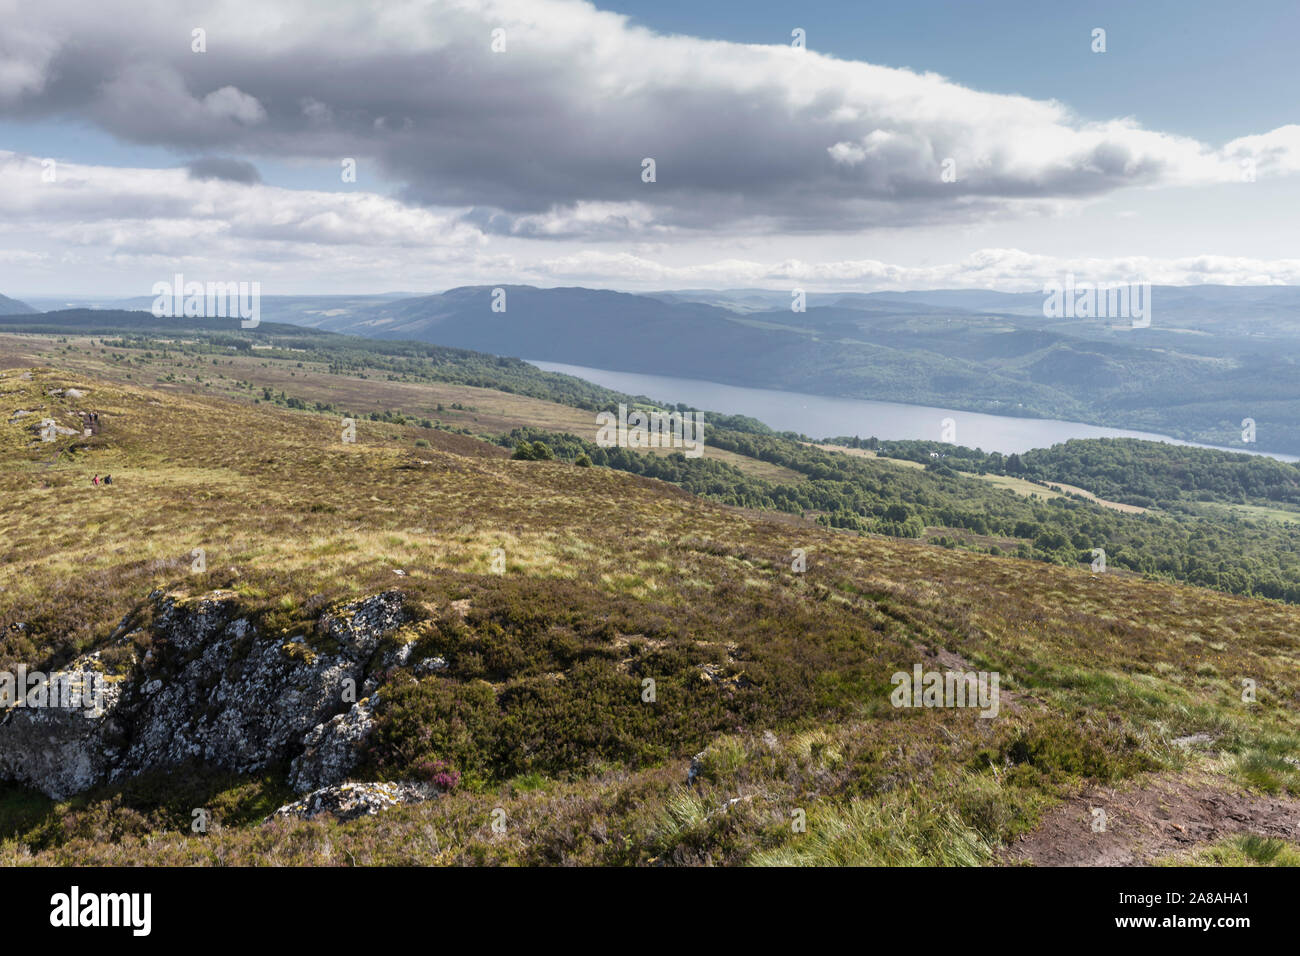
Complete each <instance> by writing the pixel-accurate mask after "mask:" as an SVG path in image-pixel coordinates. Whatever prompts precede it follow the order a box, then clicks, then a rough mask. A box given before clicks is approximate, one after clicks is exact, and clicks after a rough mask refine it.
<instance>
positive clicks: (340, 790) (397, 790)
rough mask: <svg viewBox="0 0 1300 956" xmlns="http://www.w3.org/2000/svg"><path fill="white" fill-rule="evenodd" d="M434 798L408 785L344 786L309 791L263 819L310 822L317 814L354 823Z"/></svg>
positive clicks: (359, 784)
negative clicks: (288, 819)
mask: <svg viewBox="0 0 1300 956" xmlns="http://www.w3.org/2000/svg"><path fill="white" fill-rule="evenodd" d="M434 795H435V793H434V791H431V790H429V789H428V788H425V787H420V786H416V785H415V784H409V783H344V784H340V785H338V786H334V787H323V788H321V789H320V790H316V791H313V792H312V793H309V794H307V796H305V797H303V798H302V799H301V800H297V801H295V802H293V803H290V804H287V805H286V806H283V807H281V808H280V809H279V810H276V811H275V813H273V814H271V816H269V817H267V820H268V821H269V820H274V819H276V818H277V817H279V818H286V817H297V818H298V819H302V820H310V819H311V818H312V817H314V816H316V815H317V814H321V813H332V814H333V815H334V816H335V817H337V818H338V819H339V820H355V819H356V818H357V817H363V816H373V815H374V814H376V813H379V812H380V811H381V810H389V809H391V808H393V807H396V806H399V805H400V804H403V803H419V802H420V801H422V800H427V799H429V797H431V796H434Z"/></svg>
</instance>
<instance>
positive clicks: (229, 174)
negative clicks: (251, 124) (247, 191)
mask: <svg viewBox="0 0 1300 956" xmlns="http://www.w3.org/2000/svg"><path fill="white" fill-rule="evenodd" d="M185 168H186V169H187V170H188V171H189V174H190V179H200V180H207V179H223V180H225V181H226V182H230V183H248V184H250V185H251V184H253V183H260V182H261V181H262V174H261V173H259V172H258V171H257V167H256V166H254V165H253V164H252V163H250V162H246V161H245V160H242V159H229V158H225V157H221V156H205V157H203V158H201V159H196V160H194V161H192V162H189V163H186V164H185Z"/></svg>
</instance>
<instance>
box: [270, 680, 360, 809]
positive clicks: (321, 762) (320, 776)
mask: <svg viewBox="0 0 1300 956" xmlns="http://www.w3.org/2000/svg"><path fill="white" fill-rule="evenodd" d="M374 713H375V698H374V697H367V698H366V699H365V700H362V701H359V702H358V703H357V705H356V706H355V707H350V708H348V709H347V710H346V711H344V712H343V713H341V714H335V715H334V716H333V717H331V718H330V719H329V720H327V721H325V723H323V724H317V725H316V726H315V727H313V728H312V729H311V730H309V731H308V732H307V736H306V737H305V738H303V745H304V748H305V749H304V750H303V752H302V753H301V754H300V755H299V756H297V757H295V758H294V761H293V764H292V765H291V766H290V768H289V786H291V787H293V789H294V790H296V791H298V792H299V793H307V792H308V791H310V790H319V789H321V788H322V787H327V786H329V785H330V784H332V783H337V782H338V781H339V780H344V779H346V778H347V775H348V774H349V773H351V772H352V768H353V767H355V766H356V765H357V762H358V760H359V758H360V756H361V746H362V744H363V743H364V742H365V740H366V738H367V737H369V736H370V730H371V727H373V726H374Z"/></svg>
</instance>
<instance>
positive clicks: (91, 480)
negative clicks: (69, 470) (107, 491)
mask: <svg viewBox="0 0 1300 956" xmlns="http://www.w3.org/2000/svg"><path fill="white" fill-rule="evenodd" d="M90 483H91V484H92V485H98V484H99V475H95V477H94V478H91V479H90Z"/></svg>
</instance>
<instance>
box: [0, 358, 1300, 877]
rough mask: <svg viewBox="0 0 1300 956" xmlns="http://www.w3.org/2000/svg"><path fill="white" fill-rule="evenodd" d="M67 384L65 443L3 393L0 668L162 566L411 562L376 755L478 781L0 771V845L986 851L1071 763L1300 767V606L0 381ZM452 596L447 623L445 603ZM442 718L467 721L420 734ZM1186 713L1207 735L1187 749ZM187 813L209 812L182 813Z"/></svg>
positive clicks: (276, 611)
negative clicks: (439, 663) (416, 677)
mask: <svg viewBox="0 0 1300 956" xmlns="http://www.w3.org/2000/svg"><path fill="white" fill-rule="evenodd" d="M295 371H297V370H295ZM367 384H371V383H367ZM69 385H76V386H78V387H82V388H85V389H86V390H87V391H88V397H87V399H86V400H85V404H90V405H93V407H95V408H98V409H99V410H100V411H101V413H102V415H103V420H104V423H105V428H104V433H103V434H102V435H100V436H98V437H96V438H93V439H89V440H80V439H77V440H70V439H62V440H61V441H60V442H58V443H55V444H56V445H59V446H60V447H61V448H63V454H62V455H61V456H60V457H58V458H57V459H55V457H54V456H53V454H52V453H51V448H50V446H48V445H45V444H31V441H32V436H31V435H30V434H29V433H28V432H26V431H24V430H23V426H22V425H21V424H5V423H4V422H7V421H8V418H7V416H6V418H5V419H4V421H3V422H0V495H3V496H4V500H5V501H6V502H7V504H6V507H5V508H4V510H3V511H2V512H0V540H2V541H3V542H4V544H3V572H0V587H3V590H0V621H3V622H5V623H11V622H16V621H22V622H23V623H25V624H26V625H27V628H26V629H25V630H23V631H19V632H15V631H12V630H6V631H5V634H4V638H3V642H2V643H0V665H3V666H8V665H10V664H12V663H13V662H15V661H17V660H20V659H21V660H26V661H27V662H28V663H33V662H37V661H40V662H59V661H62V660H66V659H67V658H68V657H69V656H71V655H72V654H73V653H76V652H80V651H84V650H86V649H89V648H92V647H95V646H98V645H99V644H101V643H102V642H103V641H104V639H105V636H106V635H107V634H108V632H109V631H110V630H111V628H112V627H113V626H114V625H115V624H116V623H117V622H118V621H119V620H120V619H121V617H122V616H123V615H124V614H126V613H127V612H129V611H131V610H133V609H135V608H138V607H140V606H141V605H142V603H143V602H144V599H145V596H146V595H147V594H148V593H149V591H150V590H151V589H153V588H155V587H180V588H183V589H186V590H189V591H191V592H192V593H199V592H202V591H204V590H207V589H211V588H216V587H226V588H232V589H234V590H236V591H237V592H239V593H240V594H242V595H243V597H244V599H245V600H246V601H247V602H248V604H249V605H250V608H251V609H252V610H253V612H254V613H256V614H260V615H261V616H262V620H263V621H264V622H266V625H267V626H268V627H270V628H275V627H283V628H290V627H292V626H294V622H295V621H296V620H298V619H299V618H301V617H305V616H307V615H308V614H309V611H308V610H307V608H313V609H314V608H318V607H320V606H321V605H322V604H323V603H325V602H328V601H333V600H341V599H343V598H348V597H353V596H357V595H363V594H368V593H373V592H376V591H379V590H382V589H386V588H389V587H392V586H394V585H395V584H400V586H401V587H402V588H403V589H404V590H406V591H407V592H408V593H409V594H410V596H411V602H412V606H414V607H420V608H423V609H424V613H426V614H427V615H428V618H429V620H428V621H427V623H425V624H424V625H421V627H422V628H423V630H420V631H419V633H421V634H423V635H424V637H425V638H427V640H428V641H429V642H430V643H429V644H428V648H430V649H432V648H436V649H437V650H438V651H439V652H441V653H446V654H447V655H448V657H449V660H450V661H451V662H452V667H451V669H450V670H449V671H447V672H445V674H444V675H441V676H433V677H427V678H424V679H423V680H421V681H418V682H416V681H413V680H410V679H409V678H399V680H398V683H396V684H395V685H393V686H391V687H390V688H389V689H388V691H387V697H388V699H389V704H388V710H387V711H386V712H385V716H384V722H383V723H382V727H381V730H382V733H381V742H382V743H383V746H382V747H381V748H380V749H381V756H380V758H378V760H377V763H376V765H375V766H373V767H372V768H370V770H371V772H372V774H373V775H375V776H393V777H401V776H403V775H404V774H406V773H408V772H409V770H410V765H411V763H412V762H414V761H416V760H418V759H422V758H426V757H437V758H440V759H450V760H453V761H454V762H455V763H456V765H457V767H458V769H460V770H461V771H462V772H463V773H464V774H465V784H464V786H463V787H462V788H461V790H460V791H459V792H457V793H455V794H453V795H451V796H449V797H447V798H445V799H443V800H439V801H436V802H435V803H432V804H427V805H422V806H418V807H413V808H405V809H401V810H396V811H392V812H390V813H388V814H385V815H384V816H383V817H382V818H380V819H376V820H365V821H359V822H356V823H353V824H348V825H344V826H340V825H337V824H333V823H312V824H296V825H294V824H283V825H282V824H276V825H274V826H270V827H262V828H258V827H250V826H248V824H251V823H253V822H255V821H257V820H259V819H260V817H261V816H262V815H263V814H264V813H265V812H266V810H267V808H269V807H271V806H272V805H274V804H275V803H276V801H277V800H279V799H281V798H282V797H283V796H284V794H283V793H282V791H281V787H282V785H281V784H279V783H277V780H278V778H277V777H276V776H275V775H274V774H268V775H267V776H265V777H263V778H259V779H253V780H238V781H232V780H226V779H223V778H219V777H213V778H209V777H204V776H202V775H201V774H200V775H198V776H197V777H196V778H195V779H196V780H198V781H199V782H197V783H192V784H189V785H187V788H186V789H185V790H184V792H178V791H177V789H176V788H177V784H176V783H175V782H174V781H163V782H161V783H157V784H156V785H153V786H147V785H146V784H145V783H140V784H132V785H130V786H128V787H126V788H118V789H112V790H104V791H102V792H98V793H93V794H90V795H87V796H84V797H81V798H78V799H77V800H74V801H71V802H69V803H68V804H65V805H60V806H57V807H52V806H49V805H48V804H47V802H45V801H42V800H41V799H39V798H36V797H33V796H31V795H30V794H25V793H21V792H14V791H6V792H4V793H3V795H0V797H2V798H0V824H2V826H3V829H2V830H0V836H3V837H5V838H7V840H6V842H5V843H4V844H3V848H2V851H0V852H2V853H3V856H2V857H0V858H2V859H4V860H6V861H10V862H19V861H23V860H27V859H31V858H32V857H31V854H32V853H33V852H35V853H36V856H35V859H36V860H37V861H39V862H51V863H56V862H110V861H112V862H119V861H126V860H129V861H133V862H221V861H225V862H252V863H255V862H264V861H265V860H267V859H279V860H282V861H286V862H337V863H348V862H360V863H365V862H443V863H445V862H507V861H522V862H559V861H576V862H606V863H645V862H652V861H659V862H678V863H692V862H726V863H739V862H746V861H749V862H782V861H794V862H826V861H840V862H869V861H879V862H953V863H977V862H987V861H989V860H991V859H992V858H993V853H994V850H995V848H996V847H997V845H998V844H999V843H1000V842H1004V841H1007V840H1009V839H1011V838H1013V837H1014V836H1015V835H1016V834H1017V833H1020V832H1023V831H1024V830H1025V829H1026V828H1028V827H1030V826H1032V825H1033V823H1034V821H1035V820H1036V819H1037V818H1038V815H1039V814H1040V812H1041V811H1042V809H1043V808H1044V807H1045V806H1047V805H1048V804H1050V803H1051V802H1053V801H1055V800H1058V799H1060V798H1062V797H1063V796H1065V795H1067V794H1070V793H1073V792H1076V791H1077V790H1078V789H1079V788H1080V787H1082V786H1083V785H1084V784H1085V782H1095V781H1103V782H1105V781H1112V780H1118V779H1123V778H1128V777H1132V776H1134V775H1137V774H1140V773H1143V772H1147V771H1158V770H1179V769H1182V768H1185V767H1186V766H1187V765H1188V764H1189V763H1195V764H1198V765H1201V764H1204V765H1205V766H1206V767H1208V769H1209V770H1210V772H1213V773H1216V774H1218V775H1219V776H1220V777H1221V778H1222V779H1224V780H1225V781H1227V780H1231V781H1234V782H1236V783H1239V784H1249V785H1252V786H1256V787H1262V788H1264V789H1266V790H1270V791H1280V790H1288V789H1294V788H1295V787H1296V786H1297V785H1298V784H1300V776H1298V775H1297V772H1296V770H1295V768H1294V767H1293V766H1292V765H1291V764H1289V763H1287V762H1285V761H1284V760H1283V759H1282V758H1283V757H1284V756H1287V755H1289V754H1292V753H1294V752H1295V750H1296V747H1297V742H1298V741H1300V730H1298V728H1297V708H1296V703H1295V702H1296V694H1297V691H1298V690H1300V681H1298V680H1297V677H1296V674H1297V669H1296V663H1297V661H1296V654H1297V642H1296V638H1295V634H1296V633H1297V625H1298V624H1300V608H1296V607H1288V606H1285V605H1279V604H1274V603H1268V602H1261V601H1254V600H1250V599H1245V598H1238V597H1232V596H1229V595H1225V594H1221V593H1216V592H1212V591H1207V590H1201V589H1196V588H1188V587H1177V586H1170V585H1165V584H1158V583H1154V582H1149V581H1143V580H1139V579H1131V578H1121V577H1118V576H1115V575H1109V574H1108V575H1093V574H1089V573H1087V572H1080V571H1074V570H1070V569H1064V568H1059V567H1054V566H1050V565H1044V564H1037V563H1032V562H1023V561H1012V560H1009V559H999V558H994V557H989V556H983V555H974V554H968V553H964V552H961V551H950V550H944V549H937V548H933V547H927V546H924V545H921V544H912V543H910V542H905V541H898V540H891V539H884V538H877V537H859V536H856V535H845V534H838V533H835V532H833V531H830V530H827V529H824V528H819V527H817V526H815V525H813V524H811V523H806V522H803V521H800V520H799V519H795V518H793V517H790V516H779V515H770V514H755V513H747V512H742V511H739V510H737V509H729V508H723V507H720V506H717V505H713V504H710V503H708V502H705V501H701V500H699V499H695V498H692V497H690V496H688V495H686V494H684V493H683V492H681V491H679V490H677V489H675V488H673V487H671V486H667V485H664V484H662V483H659V482H654V481H650V480H645V479H638V478H636V477H633V476H630V475H626V474H622V473H617V472H613V471H608V470H605V469H598V468H595V469H579V468H575V467H573V466H570V465H566V464H562V463H536V462H516V461H510V460H508V459H507V458H506V457H505V453H504V452H503V451H502V450H501V449H498V448H495V447H493V446H490V445H487V444H484V443H480V442H477V441H474V440H473V439H470V438H467V437H464V436H460V435H453V434H448V433H445V432H430V431H429V430H427V429H417V428H409V427H405V426H397V425H388V424H382V423H372V422H366V421H362V422H360V423H358V434H357V443H356V444H344V443H342V442H341V441H340V440H339V427H338V421H337V419H336V418H334V417H330V416H322V415H314V414H305V413H292V412H287V411H284V410H279V409H272V408H268V407H255V406H251V405H249V404H247V403H237V402H233V401H229V400H224V399H221V398H218V397H215V396H209V395H199V394H195V395H188V394H176V393H175V392H173V393H172V394H167V393H166V391H165V390H161V389H147V388H140V387H136V386H131V385H122V384H112V383H109V382H106V381H104V380H99V379H95V378H92V377H90V376H89V375H88V374H86V373H84V372H62V371H48V370H47V371H39V370H38V371H37V372H35V373H34V374H33V376H32V378H31V379H25V378H23V377H22V373H21V372H18V371H13V370H11V371H8V372H6V373H4V374H3V377H0V393H3V394H4V399H5V404H6V405H7V406H8V408H7V409H6V410H7V411H12V409H15V408H26V409H33V410H38V411H40V412H41V413H42V415H47V414H53V415H54V416H55V417H57V418H60V419H61V420H67V421H71V417H70V412H71V406H72V404H74V403H70V402H68V401H67V400H59V399H54V398H52V397H50V396H49V395H48V394H47V390H48V389H49V388H50V387H53V386H69ZM301 391H302V389H301V388H298V389H296V392H295V393H299V392H301ZM421 439H423V440H426V441H428V442H429V443H430V445H431V447H427V448H426V447H418V446H416V444H415V442H416V441H418V440H421ZM51 461H53V464H47V463H49V462H51ZM94 472H99V473H101V474H103V473H104V472H111V473H112V474H113V475H114V478H115V484H114V485H113V486H112V487H111V488H94V487H92V486H91V485H90V484H89V480H88V479H89V476H90V475H91V474H92V473H94ZM498 547H500V548H503V549H504V550H505V552H506V555H507V570H506V573H505V574H504V575H500V576H499V575H494V574H492V573H491V552H492V549H493V548H498ZM194 548H203V549H205V551H206V553H207V561H208V569H209V570H208V571H207V573H205V574H191V573H189V568H190V553H191V550H192V549H194ZM793 548H804V549H807V551H808V556H809V557H808V570H807V572H806V573H805V574H796V573H793V572H792V571H791V570H790V552H791V550H792V549H793ZM394 569H402V570H404V571H405V572H406V575H405V576H404V577H400V578H399V577H397V576H395V575H394ZM466 599H468V600H469V602H470V611H469V616H468V618H467V620H466V621H464V622H463V623H460V624H458V623H457V622H456V621H455V620H452V619H451V618H450V617H449V616H448V612H447V608H448V607H449V605H450V602H451V601H459V600H466ZM950 655H958V657H952V656H950ZM958 659H960V660H963V661H965V662H968V663H969V666H971V667H978V668H980V669H992V670H997V671H999V672H1000V673H1001V674H1002V687H1003V690H1004V697H1003V711H1002V715H1001V716H1000V717H998V718H997V719H993V720H982V719H980V718H978V717H976V716H975V714H974V712H972V711H969V710H967V711H961V710H956V711H951V710H948V711H946V710H895V709H893V708H892V707H890V706H889V704H888V692H889V689H890V688H889V676H890V674H892V673H893V672H894V671H896V670H910V669H911V666H912V664H913V663H917V662H922V663H925V664H926V665H927V667H931V666H935V667H937V666H940V664H939V663H937V662H940V661H943V662H947V663H945V664H944V665H943V666H952V664H951V662H952V661H955V660H958ZM646 677H652V678H654V679H655V680H656V681H657V682H658V701H657V703H655V704H645V703H643V702H642V701H641V697H640V694H641V687H642V684H641V682H642V680H643V679H645V678H646ZM1247 677H1248V678H1251V679H1253V680H1255V681H1257V682H1258V686H1259V699H1258V702H1257V703H1255V704H1252V705H1247V704H1244V703H1243V702H1242V701H1241V699H1240V680H1241V679H1242V678H1247ZM448 708H451V710H450V711H449V710H448ZM453 712H454V713H457V714H459V715H460V717H459V718H458V719H462V720H464V721H466V725H467V726H469V727H472V728H475V729H474V731H473V732H472V733H468V734H466V735H462V736H460V737H457V738H456V739H445V738H444V737H442V736H440V735H437V734H435V738H436V740H435V745H433V749H432V750H430V751H428V752H424V751H419V748H418V746H415V745H414V744H413V743H412V741H419V740H424V739H425V738H424V736H423V734H424V732H425V731H426V730H428V729H429V728H430V727H432V728H438V727H443V726H446V725H447V720H448V715H449V713H453ZM1195 733H1205V734H1208V735H1210V737H1211V738H1212V740H1213V743H1212V745H1211V749H1212V750H1213V756H1209V755H1206V756H1199V755H1196V754H1191V755H1189V754H1186V753H1184V752H1183V750H1181V749H1180V748H1177V747H1174V746H1172V745H1171V743H1170V741H1171V740H1172V738H1174V737H1177V736H1187V735H1191V734H1195ZM421 746H423V745H421ZM413 748H414V749H413ZM701 750H704V751H705V753H706V755H705V757H704V759H703V775H702V778H701V781H700V784H699V786H698V787H697V788H694V789H687V788H686V787H684V786H683V782H684V778H685V770H686V765H687V763H688V762H689V759H690V757H691V755H692V754H694V753H696V752H697V751H701ZM403 755H405V756H403ZM403 761H405V762H403ZM732 798H740V802H739V803H736V804H734V805H732V806H730V807H729V808H727V809H724V807H727V801H728V800H730V799H732ZM194 806H208V807H210V808H213V810H214V818H215V819H216V820H217V821H218V822H219V823H220V824H221V825H222V827H223V828H224V829H219V830H218V831H217V832H214V833H211V834H209V835H208V836H207V837H203V838H199V837H194V836H192V835H191V834H189V832H188V826H187V825H186V824H187V823H188V820H189V808H190V807H194ZM498 806H500V807H503V808H504V809H506V811H507V815H508V819H509V820H510V821H511V824H510V827H509V828H508V831H507V833H506V834H505V835H504V836H499V835H494V834H493V833H492V832H491V830H490V826H489V823H490V817H489V814H490V811H491V810H492V809H493V808H494V807H498ZM799 811H804V812H805V813H806V815H807V819H808V832H807V833H796V832H793V831H792V828H791V819H792V815H795V814H797V813H798V812H799ZM151 834H152V835H151Z"/></svg>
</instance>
